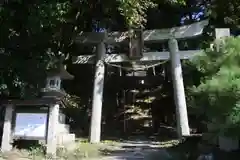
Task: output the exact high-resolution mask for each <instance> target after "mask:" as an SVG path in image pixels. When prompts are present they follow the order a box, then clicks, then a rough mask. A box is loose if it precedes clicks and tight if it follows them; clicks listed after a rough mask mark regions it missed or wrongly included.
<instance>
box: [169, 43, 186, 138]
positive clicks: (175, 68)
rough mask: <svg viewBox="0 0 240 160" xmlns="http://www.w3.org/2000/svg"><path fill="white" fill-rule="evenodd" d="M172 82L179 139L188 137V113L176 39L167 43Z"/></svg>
mask: <svg viewBox="0 0 240 160" xmlns="http://www.w3.org/2000/svg"><path fill="white" fill-rule="evenodd" d="M168 46H169V51H170V59H171V72H172V82H173V89H174V101H175V106H176V117H177V129H178V135H179V137H182V136H189V135H190V130H189V124H188V113H187V105H186V99H185V91H184V85H183V77H182V66H181V60H180V55H179V49H178V42H177V40H176V39H170V40H169V42H168Z"/></svg>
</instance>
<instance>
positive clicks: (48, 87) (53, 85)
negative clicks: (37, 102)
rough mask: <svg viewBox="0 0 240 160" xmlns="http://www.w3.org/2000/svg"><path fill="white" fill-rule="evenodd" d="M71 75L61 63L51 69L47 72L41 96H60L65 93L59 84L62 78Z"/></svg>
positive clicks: (71, 76) (71, 77)
mask: <svg viewBox="0 0 240 160" xmlns="http://www.w3.org/2000/svg"><path fill="white" fill-rule="evenodd" d="M73 77H74V76H73V75H71V74H70V73H68V72H67V71H66V69H65V67H64V66H63V65H62V64H59V67H58V68H56V69H51V70H49V71H48V73H47V78H46V84H45V88H43V89H42V90H41V93H42V94H41V95H42V96H43V97H62V96H64V95H65V91H64V90H63V88H62V86H61V84H62V80H70V79H73Z"/></svg>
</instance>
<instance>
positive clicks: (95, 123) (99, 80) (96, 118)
mask: <svg viewBox="0 0 240 160" xmlns="http://www.w3.org/2000/svg"><path fill="white" fill-rule="evenodd" d="M105 53H106V47H105V44H104V43H103V42H101V43H99V44H98V45H97V61H96V68H95V77H94V88H93V102H92V115H91V127H90V143H99V142H100V140H101V119H102V99H103V87H104V74H105V66H104V62H103V58H104V55H105Z"/></svg>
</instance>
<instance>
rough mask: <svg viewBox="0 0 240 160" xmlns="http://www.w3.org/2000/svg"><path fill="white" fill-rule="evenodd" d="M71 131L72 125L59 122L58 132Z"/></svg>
mask: <svg viewBox="0 0 240 160" xmlns="http://www.w3.org/2000/svg"><path fill="white" fill-rule="evenodd" d="M69 132H70V126H69V125H68V124H61V123H59V124H58V127H57V133H69Z"/></svg>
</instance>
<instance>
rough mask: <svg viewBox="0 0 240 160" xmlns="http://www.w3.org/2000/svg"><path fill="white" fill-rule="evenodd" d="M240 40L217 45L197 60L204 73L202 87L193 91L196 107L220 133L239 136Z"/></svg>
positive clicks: (223, 41)
mask: <svg viewBox="0 0 240 160" xmlns="http://www.w3.org/2000/svg"><path fill="white" fill-rule="evenodd" d="M239 43H240V38H228V39H226V40H221V41H217V42H216V43H215V48H213V49H208V50H206V52H205V54H204V55H202V56H198V57H196V58H195V61H194V63H195V64H196V66H197V67H198V70H199V71H200V72H202V73H203V75H204V76H203V78H202V81H201V84H200V85H199V86H197V87H193V88H192V90H191V91H192V94H193V100H194V102H195V105H196V106H195V107H197V109H199V111H201V112H202V113H203V114H205V115H206V116H207V118H208V122H209V123H213V124H214V125H215V127H216V128H217V129H218V131H219V133H221V134H225V135H230V136H238V135H239V133H240V118H239V117H240V101H239V99H240V71H239V67H240V47H239Z"/></svg>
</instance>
